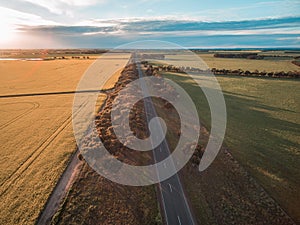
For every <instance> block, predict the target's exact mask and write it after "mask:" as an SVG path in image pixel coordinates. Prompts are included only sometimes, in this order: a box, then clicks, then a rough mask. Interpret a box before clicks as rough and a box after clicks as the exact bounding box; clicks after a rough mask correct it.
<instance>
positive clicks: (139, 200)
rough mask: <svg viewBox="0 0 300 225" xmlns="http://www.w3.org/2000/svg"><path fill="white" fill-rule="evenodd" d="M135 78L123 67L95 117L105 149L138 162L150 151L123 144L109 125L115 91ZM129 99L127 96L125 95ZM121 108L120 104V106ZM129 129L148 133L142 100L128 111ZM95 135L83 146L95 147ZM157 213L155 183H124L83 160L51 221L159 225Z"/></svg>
mask: <svg viewBox="0 0 300 225" xmlns="http://www.w3.org/2000/svg"><path fill="white" fill-rule="evenodd" d="M137 78H138V74H137V71H136V67H135V65H128V66H126V67H125V69H124V70H123V72H122V73H121V76H120V78H119V80H118V82H117V83H116V84H115V87H114V89H113V91H111V92H110V93H109V94H108V96H107V100H106V103H105V105H104V107H103V109H102V110H101V111H100V112H99V113H98V115H97V116H96V127H97V129H98V132H99V137H100V139H101V141H102V142H103V143H104V146H105V147H106V149H107V150H108V151H109V152H110V153H111V154H112V155H114V157H116V158H118V159H119V160H121V161H125V162H126V163H128V164H133V165H140V164H144V165H145V164H150V163H151V162H152V158H151V153H147V152H144V153H142V152H137V151H133V150H130V149H128V148H126V147H124V146H123V145H122V144H121V143H120V142H119V141H118V140H117V139H116V136H115V134H114V132H113V129H112V124H111V108H112V103H113V101H114V99H115V98H116V96H117V95H118V92H119V91H120V90H121V89H122V88H123V87H124V86H125V85H126V84H128V83H130V82H131V81H133V80H135V79H137ZM128 98H130V96H128ZM120 107H121V105H120ZM130 119H131V124H130V125H131V129H132V131H133V132H134V133H135V134H136V136H137V137H139V138H144V137H146V136H147V128H146V124H145V113H144V110H143V102H138V103H137V104H136V105H135V107H134V109H133V110H132V111H131V113H130ZM95 138H97V137H95V136H88V137H87V139H86V140H87V141H86V143H85V145H84V146H83V149H95V147H97V144H96V142H95ZM160 222H161V219H160V214H159V210H158V203H157V199H156V194H155V189H154V186H146V187H131V186H124V185H120V184H117V183H114V182H111V181H110V180H107V179H106V178H104V177H102V176H100V175H99V174H97V173H96V172H95V171H94V170H92V169H91V168H90V167H89V165H88V164H86V163H84V166H83V169H82V170H81V171H80V174H79V175H78V177H77V179H76V180H75V182H74V184H73V186H72V188H71V189H70V191H69V194H68V196H67V197H66V198H65V200H64V202H63V203H62V205H61V208H60V210H59V211H58V212H57V214H56V215H55V217H54V218H53V220H52V224H130V225H135V224H136V225H140V224H160Z"/></svg>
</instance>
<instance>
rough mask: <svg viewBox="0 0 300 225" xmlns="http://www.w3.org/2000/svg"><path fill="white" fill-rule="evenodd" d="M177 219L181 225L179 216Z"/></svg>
mask: <svg viewBox="0 0 300 225" xmlns="http://www.w3.org/2000/svg"><path fill="white" fill-rule="evenodd" d="M177 219H178V222H179V225H181V221H180V217H179V216H177Z"/></svg>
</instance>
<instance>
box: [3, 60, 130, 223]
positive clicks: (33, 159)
mask: <svg viewBox="0 0 300 225" xmlns="http://www.w3.org/2000/svg"><path fill="white" fill-rule="evenodd" d="M128 57H129V55H128V54H127V55H125V54H122V55H121V54H120V55H117V54H116V55H115V57H111V56H108V57H107V58H103V63H104V65H105V66H107V69H103V71H102V72H103V80H100V81H99V85H100V84H101V82H104V80H105V79H107V78H108V77H109V76H110V75H112V74H113V73H114V72H116V73H115V74H114V75H113V77H112V78H111V79H110V80H108V82H107V83H106V84H105V86H104V88H106V89H109V88H111V87H112V85H113V83H114V82H115V80H116V77H118V76H119V74H120V72H119V71H120V68H122V67H123V66H125V64H126V63H127V61H128ZM92 62H93V60H74V59H70V60H53V61H0V74H1V75H0V96H1V97H0V118H1V119H0V129H1V134H0V141H1V142H0V143H1V150H0V169H1V173H0V201H1V205H0V210H1V215H0V224H33V223H34V222H35V220H36V219H37V217H38V216H39V213H40V211H41V210H42V209H43V207H44V204H45V203H46V201H47V199H48V197H49V195H50V194H51V192H52V190H53V188H54V186H55V185H56V183H57V181H58V179H59V178H60V176H61V174H62V172H63V171H64V169H65V168H66V166H67V164H68V162H69V158H70V156H71V155H72V153H74V151H75V150H76V143H75V140H74V136H73V129H72V103H73V97H74V96H73V92H74V91H75V90H76V86H77V84H78V82H79V80H80V78H81V77H82V75H83V73H84V72H85V70H86V69H87V68H88V66H89V65H90V64H91V63H92ZM64 92H70V93H64ZM20 94H22V96H14V97H11V96H8V95H20ZM105 98H106V96H105V95H104V94H100V95H99V99H98V102H97V105H96V107H97V106H98V107H99V106H101V105H102V102H103V101H104V99H105Z"/></svg>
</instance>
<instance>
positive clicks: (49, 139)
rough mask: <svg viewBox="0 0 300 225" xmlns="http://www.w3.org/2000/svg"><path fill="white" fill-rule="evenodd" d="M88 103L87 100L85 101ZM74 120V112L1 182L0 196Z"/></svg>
mask: <svg viewBox="0 0 300 225" xmlns="http://www.w3.org/2000/svg"><path fill="white" fill-rule="evenodd" d="M85 103H86V102H85ZM85 103H84V104H82V105H81V107H80V108H79V109H78V111H77V112H76V113H75V115H74V116H76V115H77V114H78V112H79V111H80V110H81V109H82V108H83V107H84V106H85ZM71 122H72V114H70V116H68V117H67V119H65V120H64V121H63V123H62V124H61V126H59V127H58V128H57V129H56V130H55V131H54V132H53V133H52V134H51V135H49V136H48V137H47V138H46V140H45V141H43V143H41V144H40V145H39V146H38V147H37V148H36V149H35V150H34V151H33V152H32V153H31V154H30V155H29V156H28V157H27V158H26V159H25V161H24V162H22V163H21V164H20V166H19V167H17V168H16V169H15V170H14V172H13V173H11V174H10V175H9V176H8V177H7V178H6V179H5V180H4V181H3V182H2V183H1V184H0V189H1V190H0V196H2V195H3V194H5V193H6V191H7V190H8V189H9V187H10V186H11V185H12V184H14V183H15V182H16V181H17V179H18V178H19V177H20V176H21V175H22V174H23V173H24V172H25V171H26V170H27V169H28V168H29V167H30V166H31V165H32V164H33V162H34V161H35V160H36V159H37V158H38V157H39V156H40V155H41V154H42V152H43V151H44V150H45V149H46V148H47V147H48V146H49V145H50V144H51V143H52V142H53V141H54V140H55V138H56V137H57V136H59V135H60V134H61V133H62V132H63V131H64V130H65V128H66V127H67V126H68V125H70V124H71Z"/></svg>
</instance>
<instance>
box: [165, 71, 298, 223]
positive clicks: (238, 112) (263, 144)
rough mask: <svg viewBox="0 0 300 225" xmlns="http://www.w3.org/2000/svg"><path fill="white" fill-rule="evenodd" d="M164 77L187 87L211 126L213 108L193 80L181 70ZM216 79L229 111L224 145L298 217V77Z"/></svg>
mask: <svg viewBox="0 0 300 225" xmlns="http://www.w3.org/2000/svg"><path fill="white" fill-rule="evenodd" d="M163 76H164V77H167V78H169V79H172V80H174V81H176V82H177V83H178V84H180V85H181V86H182V87H184V89H185V90H187V92H188V93H189V94H190V96H191V97H192V99H193V101H194V102H195V104H196V106H197V108H198V112H199V117H200V118H201V120H202V124H204V125H206V127H208V128H209V124H210V112H209V107H208V104H207V101H206V99H205V96H204V95H203V94H202V91H201V90H200V88H199V87H197V86H196V85H194V84H195V83H194V81H192V80H191V79H190V78H189V77H188V76H187V75H184V74H179V73H164V74H163ZM217 79H218V81H219V83H220V85H221V87H222V90H223V93H224V97H225V101H226V106H227V114H228V115H227V131H226V138H225V145H226V146H227V147H228V148H229V151H230V152H231V153H232V154H233V156H234V158H235V159H237V160H238V162H239V163H240V164H241V165H242V166H243V167H244V168H246V170H247V171H249V172H250V174H251V175H252V176H253V177H254V178H255V179H256V180H257V181H258V182H259V183H260V185H262V187H263V188H265V190H266V191H267V192H268V193H269V194H270V195H271V196H272V197H273V198H274V199H275V200H276V201H277V202H278V203H279V205H280V206H281V207H282V208H283V209H284V210H285V211H286V212H287V213H288V214H289V215H290V216H291V217H292V218H294V220H295V221H297V220H298V221H299V218H300V212H299V208H298V207H297V206H298V204H299V202H298V199H299V198H300V196H299V192H298V190H299V186H300V183H299V176H300V174H299V170H298V168H299V164H300V161H299V145H300V139H299V132H300V129H299V127H300V126H299V125H300V120H299V113H300V102H299V98H298V97H297V96H299V95H300V90H299V88H298V86H299V81H298V80H280V79H264V78H248V77H229V76H218V77H217ZM199 80H201V76H199ZM227 175H228V174H227Z"/></svg>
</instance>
